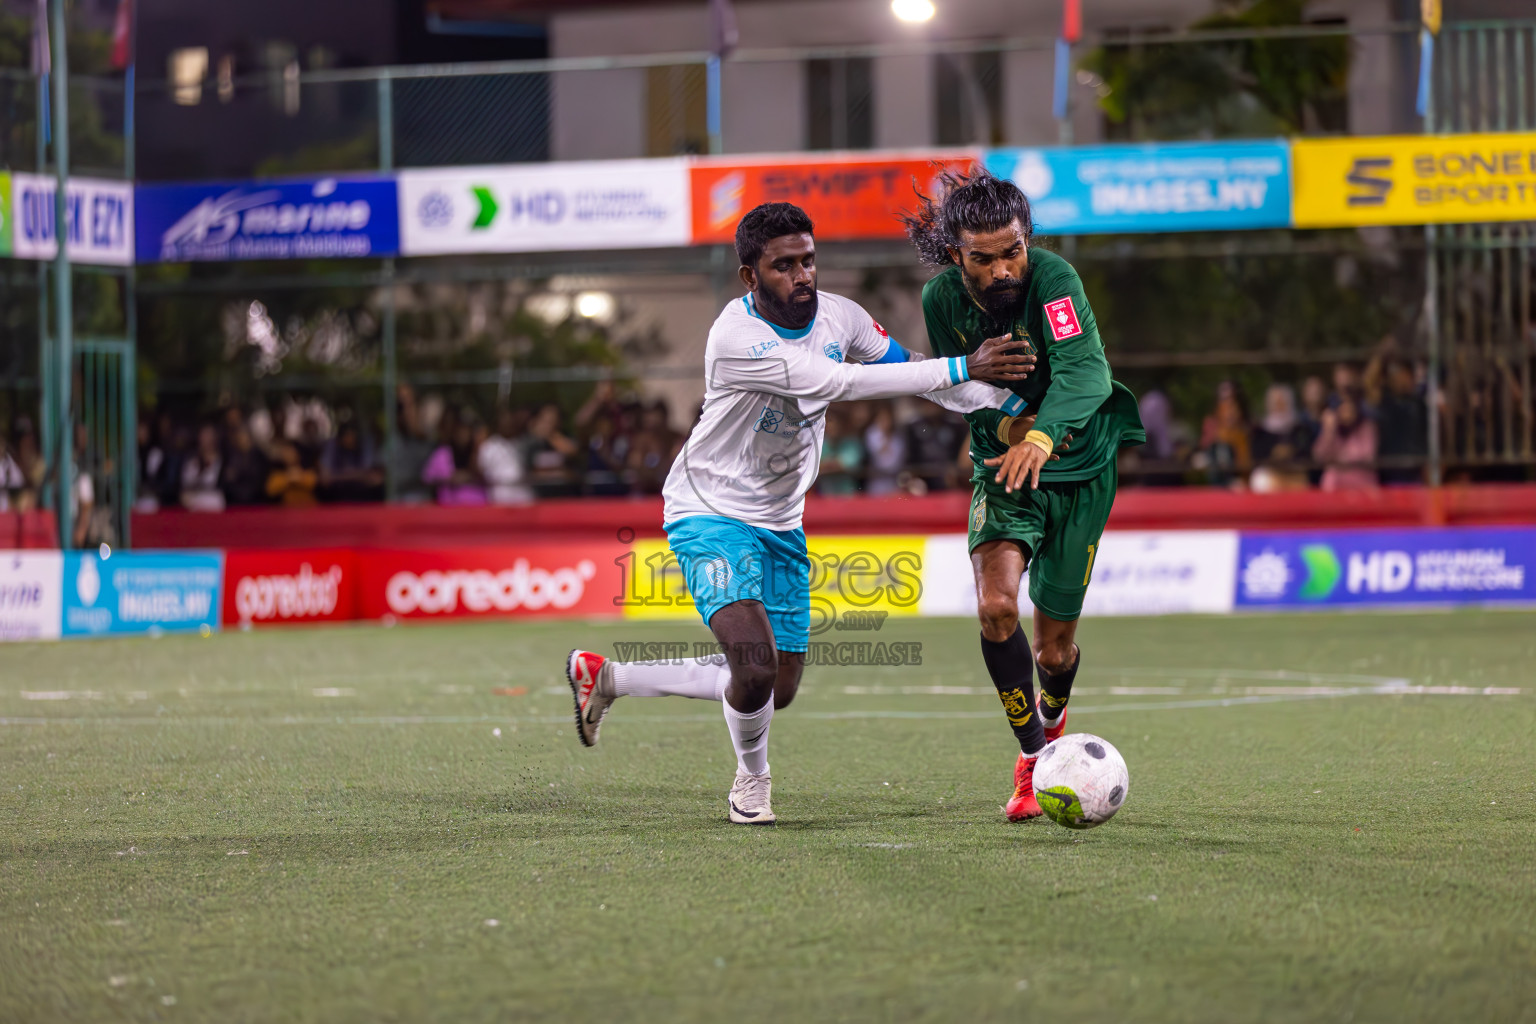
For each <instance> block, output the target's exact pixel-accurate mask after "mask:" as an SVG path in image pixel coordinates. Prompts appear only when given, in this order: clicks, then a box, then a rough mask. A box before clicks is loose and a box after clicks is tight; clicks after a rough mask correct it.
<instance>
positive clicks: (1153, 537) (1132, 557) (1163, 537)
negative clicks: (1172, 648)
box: [922, 530, 1238, 616]
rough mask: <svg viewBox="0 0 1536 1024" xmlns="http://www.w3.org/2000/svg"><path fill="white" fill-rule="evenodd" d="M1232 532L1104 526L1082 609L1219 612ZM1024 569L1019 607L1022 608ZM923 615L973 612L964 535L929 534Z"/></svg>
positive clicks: (1229, 573)
mask: <svg viewBox="0 0 1536 1024" xmlns="http://www.w3.org/2000/svg"><path fill="white" fill-rule="evenodd" d="M1237 552H1238V535H1237V533H1236V531H1232V530H1180V531H1134V530H1111V531H1109V532H1107V533H1105V534H1104V536H1103V538H1102V539H1101V540H1100V541H1099V549H1098V550H1097V551H1096V552H1095V553H1094V556H1093V562H1092V563H1091V565H1092V579H1091V582H1090V585H1089V587H1088V596H1087V599H1086V600H1085V602H1084V604H1083V614H1084V615H1178V614H1225V613H1227V612H1230V611H1231V610H1232V594H1231V581H1232V578H1233V575H1234V574H1235V572H1236V567H1237ZM1028 590H1029V576H1028V574H1027V573H1026V574H1025V576H1024V580H1023V582H1022V583H1021V584H1020V589H1019V606H1020V609H1021V611H1022V612H1024V613H1025V614H1029V612H1028V609H1030V608H1032V607H1033V606H1032V605H1031V604H1030V603H1029V594H1028ZM922 613H923V614H924V615H964V616H974V615H975V614H976V584H975V581H974V580H973V579H972V575H971V564H970V556H969V554H968V553H967V551H966V537H965V535H964V534H950V535H944V536H938V537H929V538H928V546H927V557H926V561H925V563H924V572H923V601H922Z"/></svg>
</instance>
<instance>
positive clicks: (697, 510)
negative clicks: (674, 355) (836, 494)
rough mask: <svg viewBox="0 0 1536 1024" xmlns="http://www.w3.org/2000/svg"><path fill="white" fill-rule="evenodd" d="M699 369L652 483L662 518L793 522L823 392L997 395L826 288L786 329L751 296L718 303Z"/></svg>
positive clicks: (809, 479) (968, 399) (808, 474)
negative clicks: (693, 397) (695, 393)
mask: <svg viewBox="0 0 1536 1024" xmlns="http://www.w3.org/2000/svg"><path fill="white" fill-rule="evenodd" d="M857 363H863V364H866V365H863V366H859V365H854V364H857ZM704 375H705V385H704V413H703V415H702V417H701V418H700V419H699V422H698V423H697V424H696V425H695V426H694V428H693V431H692V433H690V434H689V436H688V441H687V443H685V444H684V445H683V450H682V452H681V454H679V455H678V457H677V459H676V461H674V462H673V463H672V471H671V472H670V473H669V474H668V475H667V482H666V486H665V487H664V488H663V489H662V497H663V499H664V502H665V512H664V516H663V518H664V522H666V523H669V524H670V523H673V522H675V521H677V520H679V519H682V518H684V517H686V516H695V515H705V516H724V517H726V518H728V519H735V520H738V521H740V522H743V523H746V524H748V525H749V526H756V527H760V528H762V529H766V530H796V529H799V528H800V521H801V513H802V511H803V510H804V507H805V495H806V492H807V491H809V490H810V489H811V485H812V484H814V483H815V482H816V472H817V469H818V467H819V466H820V464H821V446H822V438H823V435H824V434H825V433H826V411H827V406H828V405H829V404H830V403H832V402H846V401H856V400H859V399H867V398H896V397H900V396H902V395H922V396H923V397H925V398H929V399H932V400H934V401H937V402H938V403H939V404H940V405H943V406H945V407H946V408H950V409H954V410H955V411H957V412H971V411H974V410H976V409H981V408H987V407H997V406H1001V405H1002V404H1003V402H1004V401H1005V400H1006V399H1007V397H1008V395H1009V393H1008V392H1007V391H1004V390H1002V389H1000V388H994V387H993V386H991V385H990V384H982V383H980V382H973V383H970V384H966V381H967V379H968V378H967V375H966V367H965V360H964V358H962V357H955V358H950V359H934V360H924V359H922V358H921V357H920V356H915V355H914V354H912V353H909V352H907V351H906V350H905V349H903V348H902V347H901V346H900V345H898V344H896V343H895V342H893V341H892V340H891V339H890V337H889V336H888V335H887V334H886V333H885V330H884V329H883V328H882V327H881V326H880V325H879V324H878V323H876V322H875V320H874V318H873V317H871V316H870V315H869V314H868V313H866V312H865V311H864V309H863V308H862V307H860V306H859V304H858V303H856V302H854V301H852V300H851V299H846V298H844V297H843V296H841V295H834V294H831V293H830V292H822V293H821V296H820V302H819V306H818V309H817V313H816V319H815V320H813V321H811V323H810V325H809V326H807V327H805V328H802V329H801V330H798V331H792V330H788V329H787V328H783V327H779V326H778V325H777V324H773V323H770V322H769V321H767V320H764V319H763V318H762V317H761V316H759V315H758V313H757V310H756V309H755V308H754V306H753V303H752V296H751V295H746V296H743V297H742V298H740V299H735V300H733V301H732V302H730V303H728V304H727V305H726V307H725V309H724V311H722V312H721V314H720V316H719V317H718V318H717V319H716V320H715V324H714V326H713V327H712V328H710V332H709V342H708V345H707V346H706V348H705V351H704ZM962 384H964V385H966V386H965V387H957V385H962ZM950 389H954V390H950Z"/></svg>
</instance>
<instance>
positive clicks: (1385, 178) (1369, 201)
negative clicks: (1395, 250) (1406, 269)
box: [1291, 133, 1536, 228]
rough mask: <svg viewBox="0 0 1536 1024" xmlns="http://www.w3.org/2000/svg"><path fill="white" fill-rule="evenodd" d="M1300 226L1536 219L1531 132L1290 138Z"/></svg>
mask: <svg viewBox="0 0 1536 1024" xmlns="http://www.w3.org/2000/svg"><path fill="white" fill-rule="evenodd" d="M1291 151H1292V158H1293V160H1294V161H1295V171H1294V174H1295V186H1294V192H1293V198H1292V215H1293V219H1294V221H1295V226H1296V227H1298V228H1328V227H1353V226H1356V225H1366V224H1465V223H1475V222H1481V221H1510V220H1536V133H1524V134H1485V135H1440V136H1436V135H1387V136H1380V137H1376V138H1349V139H1298V140H1296V141H1295V142H1294V143H1292V147H1291Z"/></svg>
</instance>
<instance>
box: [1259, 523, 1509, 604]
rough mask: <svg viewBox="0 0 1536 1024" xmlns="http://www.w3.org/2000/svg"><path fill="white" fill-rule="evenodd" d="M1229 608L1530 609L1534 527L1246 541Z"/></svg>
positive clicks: (1268, 535)
mask: <svg viewBox="0 0 1536 1024" xmlns="http://www.w3.org/2000/svg"><path fill="white" fill-rule="evenodd" d="M1235 600H1236V605H1237V607H1238V608H1291V609H1307V608H1313V609H1321V608H1328V607H1337V606H1340V605H1356V606H1374V605H1486V604H1531V603H1536V528H1531V527H1518V528H1517V527H1510V528H1505V529H1491V528H1490V529H1485V528H1447V529H1436V530H1348V531H1345V530H1339V531H1332V532H1326V533H1245V534H1243V537H1242V544H1241V549H1240V552H1239V555H1238V563H1237V591H1236V598H1235Z"/></svg>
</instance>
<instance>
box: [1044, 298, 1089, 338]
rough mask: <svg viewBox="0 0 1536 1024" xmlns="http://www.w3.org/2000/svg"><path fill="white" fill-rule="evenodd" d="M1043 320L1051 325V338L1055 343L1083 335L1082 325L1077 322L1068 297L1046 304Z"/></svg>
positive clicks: (1070, 299) (1075, 311) (1074, 310)
mask: <svg viewBox="0 0 1536 1024" xmlns="http://www.w3.org/2000/svg"><path fill="white" fill-rule="evenodd" d="M1045 319H1046V321H1047V322H1048V323H1049V324H1050V325H1051V337H1052V338H1054V339H1055V340H1056V341H1065V340H1067V339H1068V338H1075V337H1077V336H1078V335H1079V334H1082V333H1083V327H1082V325H1081V324H1079V323H1078V322H1077V310H1076V309H1075V308H1074V307H1073V306H1072V297H1071V296H1070V295H1069V296H1067V297H1066V298H1061V299H1057V300H1056V301H1055V302H1047V303H1046V304H1045Z"/></svg>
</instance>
